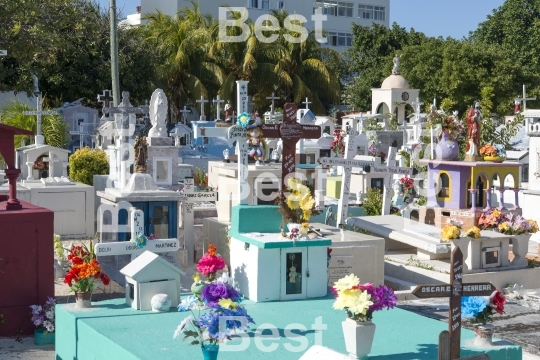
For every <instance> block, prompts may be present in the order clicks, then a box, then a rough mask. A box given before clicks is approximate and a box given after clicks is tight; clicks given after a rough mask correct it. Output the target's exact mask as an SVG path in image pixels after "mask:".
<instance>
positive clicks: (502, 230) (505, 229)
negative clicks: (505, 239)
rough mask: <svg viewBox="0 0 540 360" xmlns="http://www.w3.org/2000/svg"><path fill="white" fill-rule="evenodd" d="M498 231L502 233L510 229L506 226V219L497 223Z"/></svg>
mask: <svg viewBox="0 0 540 360" xmlns="http://www.w3.org/2000/svg"><path fill="white" fill-rule="evenodd" d="M499 231H500V232H502V233H504V232H506V231H510V227H509V226H508V223H507V222H506V221H504V222H502V223H500V224H499Z"/></svg>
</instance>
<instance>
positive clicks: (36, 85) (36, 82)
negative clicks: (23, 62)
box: [32, 74, 39, 94]
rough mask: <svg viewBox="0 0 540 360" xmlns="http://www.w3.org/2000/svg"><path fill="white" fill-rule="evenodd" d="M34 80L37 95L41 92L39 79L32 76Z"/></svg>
mask: <svg viewBox="0 0 540 360" xmlns="http://www.w3.org/2000/svg"><path fill="white" fill-rule="evenodd" d="M32 80H33V81H34V92H35V93H36V94H37V93H38V92H39V79H38V77H37V76H36V75H34V74H32Z"/></svg>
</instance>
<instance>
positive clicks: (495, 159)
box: [484, 156, 506, 163]
mask: <svg viewBox="0 0 540 360" xmlns="http://www.w3.org/2000/svg"><path fill="white" fill-rule="evenodd" d="M504 160H506V157H500V156H484V161H490V162H494V163H502V162H503V161H504Z"/></svg>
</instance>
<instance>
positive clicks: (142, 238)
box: [131, 233, 147, 249]
mask: <svg viewBox="0 0 540 360" xmlns="http://www.w3.org/2000/svg"><path fill="white" fill-rule="evenodd" d="M131 241H132V242H134V243H135V245H137V247H138V248H139V249H141V248H143V247H145V246H146V241H147V239H146V235H144V234H143V233H139V234H138V235H137V237H136V238H135V239H131Z"/></svg>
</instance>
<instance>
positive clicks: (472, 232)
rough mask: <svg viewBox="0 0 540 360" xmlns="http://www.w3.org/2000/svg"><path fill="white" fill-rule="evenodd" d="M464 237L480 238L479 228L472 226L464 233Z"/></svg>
mask: <svg viewBox="0 0 540 360" xmlns="http://www.w3.org/2000/svg"><path fill="white" fill-rule="evenodd" d="M465 236H467V237H470V238H471V239H473V240H474V239H478V238H480V228H478V227H477V226H473V227H471V228H470V229H468V230H467V231H465Z"/></svg>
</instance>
